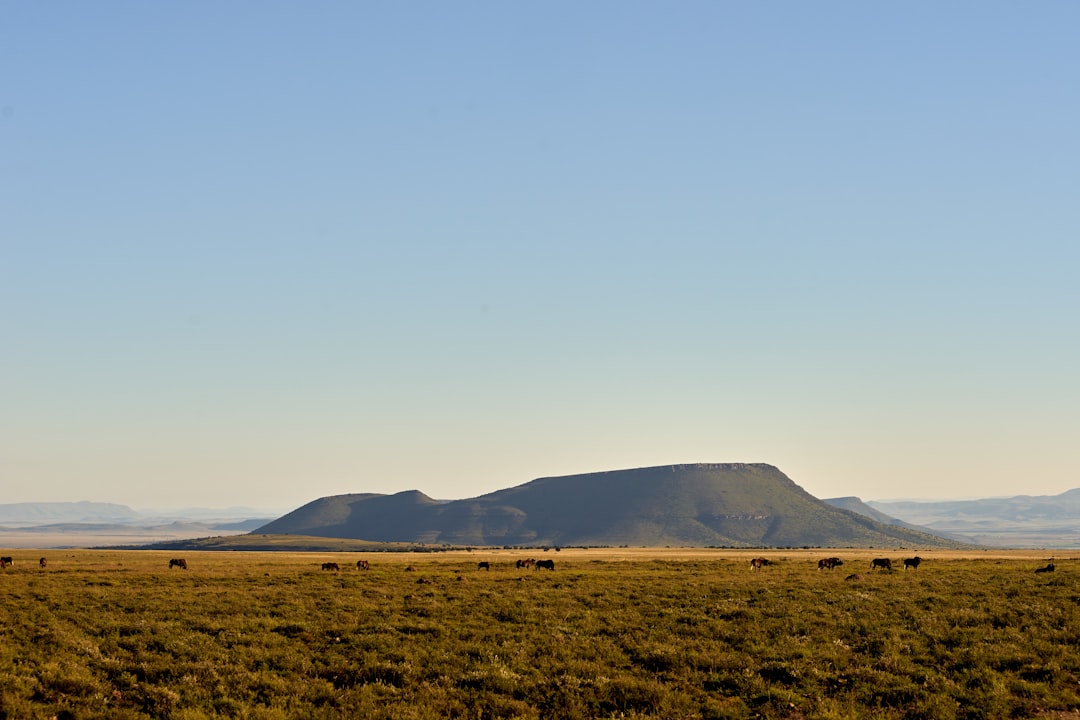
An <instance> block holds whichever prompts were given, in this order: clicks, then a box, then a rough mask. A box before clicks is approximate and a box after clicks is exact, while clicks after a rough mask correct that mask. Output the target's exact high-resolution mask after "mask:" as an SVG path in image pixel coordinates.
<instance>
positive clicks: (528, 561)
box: [517, 558, 536, 570]
mask: <svg viewBox="0 0 1080 720" xmlns="http://www.w3.org/2000/svg"><path fill="white" fill-rule="evenodd" d="M535 564H536V560H534V559H533V558H525V559H524V560H520V559H519V560H518V561H517V568H518V570H522V569H524V568H531V567H532V566H533V565H535Z"/></svg>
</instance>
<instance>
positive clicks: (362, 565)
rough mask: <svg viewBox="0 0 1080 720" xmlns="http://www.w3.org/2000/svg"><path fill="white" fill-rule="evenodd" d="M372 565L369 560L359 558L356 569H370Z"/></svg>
mask: <svg viewBox="0 0 1080 720" xmlns="http://www.w3.org/2000/svg"><path fill="white" fill-rule="evenodd" d="M370 567H371V566H370V565H369V564H368V561H367V560H357V561H356V569H357V570H368V569H370Z"/></svg>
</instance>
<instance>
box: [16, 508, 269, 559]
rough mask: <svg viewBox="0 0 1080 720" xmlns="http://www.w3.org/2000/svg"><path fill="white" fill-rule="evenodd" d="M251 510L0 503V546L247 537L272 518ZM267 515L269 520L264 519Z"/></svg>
mask: <svg viewBox="0 0 1080 720" xmlns="http://www.w3.org/2000/svg"><path fill="white" fill-rule="evenodd" d="M273 514H275V513H271V512H268V511H266V510H257V509H253V508H243V507H233V508H225V509H219V508H185V509H182V510H148V511H138V510H133V509H132V508H130V507H128V506H127V505H118V504H114V503H99V502H44V503H6V504H0V547H41V548H45V547H86V546H102V545H136V544H144V543H151V542H161V541H167V540H176V539H181V538H195V537H207V536H211V535H214V536H220V535H239V534H242V533H247V532H250V531H251V530H253V529H254V528H257V527H259V526H261V525H265V524H266V522H267V521H268V520H269V519H271V518H272V517H273ZM268 516H269V517H268Z"/></svg>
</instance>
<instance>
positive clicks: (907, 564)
mask: <svg viewBox="0 0 1080 720" xmlns="http://www.w3.org/2000/svg"><path fill="white" fill-rule="evenodd" d="M920 563H922V558H921V557H919V556H918V555H916V556H915V557H910V558H904V572H907V569H908V568H911V569H912V570H918V569H919V564H920Z"/></svg>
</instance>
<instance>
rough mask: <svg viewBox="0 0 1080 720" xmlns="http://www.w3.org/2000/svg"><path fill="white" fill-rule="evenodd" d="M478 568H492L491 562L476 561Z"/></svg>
mask: <svg viewBox="0 0 1080 720" xmlns="http://www.w3.org/2000/svg"><path fill="white" fill-rule="evenodd" d="M476 569H477V570H490V569H491V563H489V562H488V561H487V560H481V561H480V562H478V563H476Z"/></svg>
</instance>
